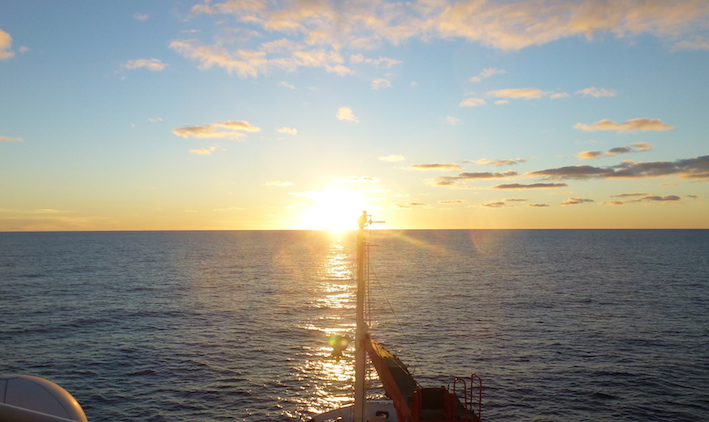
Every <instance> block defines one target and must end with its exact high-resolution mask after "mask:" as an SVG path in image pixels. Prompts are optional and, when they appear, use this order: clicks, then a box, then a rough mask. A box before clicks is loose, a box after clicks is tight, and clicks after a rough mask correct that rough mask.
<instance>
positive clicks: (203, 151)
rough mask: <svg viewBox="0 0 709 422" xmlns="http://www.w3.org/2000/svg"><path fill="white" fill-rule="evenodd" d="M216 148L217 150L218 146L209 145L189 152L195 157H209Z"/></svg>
mask: <svg viewBox="0 0 709 422" xmlns="http://www.w3.org/2000/svg"><path fill="white" fill-rule="evenodd" d="M217 148H219V145H210V146H209V147H207V148H199V149H191V150H190V152H191V153H192V154H197V155H209V154H211V153H212V152H213V151H214V150H216V149H217Z"/></svg>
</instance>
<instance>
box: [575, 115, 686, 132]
mask: <svg viewBox="0 0 709 422" xmlns="http://www.w3.org/2000/svg"><path fill="white" fill-rule="evenodd" d="M674 128H675V127H674V126H671V125H668V124H665V123H663V122H662V121H661V120H660V119H650V118H647V117H641V118H638V119H630V120H626V121H625V122H623V123H616V122H614V121H612V120H609V119H603V120H599V121H597V122H595V123H593V124H590V125H587V124H584V123H576V124H575V125H574V129H580V130H583V131H586V132H594V131H597V130H614V131H616V132H636V131H638V130H639V131H643V132H647V131H665V130H673V129H674Z"/></svg>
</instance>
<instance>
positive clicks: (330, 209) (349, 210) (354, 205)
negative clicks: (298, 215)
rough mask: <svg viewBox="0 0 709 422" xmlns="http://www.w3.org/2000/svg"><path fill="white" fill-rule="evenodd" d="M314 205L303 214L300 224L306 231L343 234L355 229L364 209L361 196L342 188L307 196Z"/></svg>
mask: <svg viewBox="0 0 709 422" xmlns="http://www.w3.org/2000/svg"><path fill="white" fill-rule="evenodd" d="M309 197H310V198H311V199H313V200H314V201H315V204H314V205H312V206H311V207H308V208H307V209H306V210H305V211H304V212H303V220H302V224H301V225H300V226H299V227H298V228H301V229H308V230H328V231H331V232H343V231H346V230H353V229H356V228H357V218H358V217H359V215H360V214H361V213H362V211H363V210H364V209H365V208H366V204H365V201H364V197H363V196H362V194H360V193H358V192H355V191H352V190H349V189H344V188H331V189H327V190H325V191H322V192H311V194H310V195H309Z"/></svg>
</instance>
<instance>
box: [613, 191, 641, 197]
mask: <svg viewBox="0 0 709 422" xmlns="http://www.w3.org/2000/svg"><path fill="white" fill-rule="evenodd" d="M646 195H647V193H645V192H635V193H621V194H619V195H612V196H611V198H627V197H633V196H646Z"/></svg>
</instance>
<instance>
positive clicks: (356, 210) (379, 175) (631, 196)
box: [0, 0, 709, 231]
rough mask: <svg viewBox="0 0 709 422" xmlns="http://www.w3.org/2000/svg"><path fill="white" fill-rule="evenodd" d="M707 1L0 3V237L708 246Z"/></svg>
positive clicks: (70, 0) (31, 0) (4, 0)
mask: <svg viewBox="0 0 709 422" xmlns="http://www.w3.org/2000/svg"><path fill="white" fill-rule="evenodd" d="M708 112H709V2H707V1H706V0H675V1H670V0H614V1H610V0H609V1H602V0H597V1H572V0H519V1H512V0H505V1H484V0H473V1H453V0H419V1H410V2H392V1H384V0H365V1H319V0H307V1H306V0H303V1H288V2H282V1H266V0H236V1H219V0H212V1H197V0H175V1H173V0H170V1H168V0H157V1H150V2H145V1H131V0H122V1H113V2H96V1H78V0H67V1H61V2H59V1H54V0H51V1H50V0H46V1H41V0H28V1H12V0H0V231H73V230H77V231H86V230H280V229H330V230H342V229H346V228H352V227H354V226H355V220H356V218H357V216H358V215H359V214H360V213H361V212H362V211H363V210H367V211H368V212H369V213H370V214H372V215H373V216H374V219H375V220H383V221H386V223H384V224H381V225H378V227H379V228H391V229H547V228H561V229H566V228H709V120H708V118H707V116H708V115H709V113H708Z"/></svg>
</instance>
